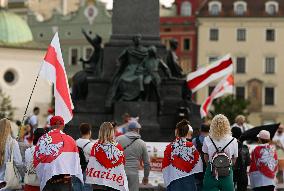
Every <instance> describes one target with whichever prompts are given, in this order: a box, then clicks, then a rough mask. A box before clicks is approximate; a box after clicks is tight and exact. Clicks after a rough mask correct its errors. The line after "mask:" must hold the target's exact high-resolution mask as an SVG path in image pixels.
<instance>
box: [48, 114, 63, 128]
mask: <svg viewBox="0 0 284 191" xmlns="http://www.w3.org/2000/svg"><path fill="white" fill-rule="evenodd" d="M54 125H64V119H63V118H62V117H61V116H53V117H52V118H51V119H50V126H54Z"/></svg>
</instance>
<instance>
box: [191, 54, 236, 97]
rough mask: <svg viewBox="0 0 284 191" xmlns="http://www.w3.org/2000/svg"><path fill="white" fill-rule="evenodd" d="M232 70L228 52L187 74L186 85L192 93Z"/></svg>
mask: <svg viewBox="0 0 284 191" xmlns="http://www.w3.org/2000/svg"><path fill="white" fill-rule="evenodd" d="M232 72H233V62H232V58H231V56H230V55H229V54H228V55H226V56H224V57H222V58H220V59H218V60H216V61H214V62H213V63H212V64H210V65H208V66H206V67H202V68H200V69H198V70H197V71H195V72H192V73H189V74H188V75H187V80H186V81H187V86H188V88H189V89H190V90H191V91H192V93H194V92H196V91H197V90H199V89H201V88H203V87H204V86H206V85H207V84H209V83H210V82H212V81H214V80H216V79H218V78H221V77H223V76H225V75H227V74H229V73H232Z"/></svg>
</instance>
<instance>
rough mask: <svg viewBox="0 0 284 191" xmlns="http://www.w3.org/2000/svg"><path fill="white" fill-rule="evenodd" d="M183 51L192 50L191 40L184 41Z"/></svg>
mask: <svg viewBox="0 0 284 191" xmlns="http://www.w3.org/2000/svg"><path fill="white" fill-rule="evenodd" d="M183 50H185V51H189V50H190V39H188V38H185V39H183Z"/></svg>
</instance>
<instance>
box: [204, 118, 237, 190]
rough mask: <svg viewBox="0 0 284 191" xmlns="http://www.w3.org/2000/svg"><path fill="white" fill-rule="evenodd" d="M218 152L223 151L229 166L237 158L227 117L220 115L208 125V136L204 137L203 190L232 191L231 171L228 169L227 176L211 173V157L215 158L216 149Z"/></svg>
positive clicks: (234, 141)
mask: <svg viewBox="0 0 284 191" xmlns="http://www.w3.org/2000/svg"><path fill="white" fill-rule="evenodd" d="M214 144H215V146H216V147H217V148H218V151H221V150H223V149H224V148H225V149H224V150H223V151H224V153H225V154H226V156H227V157H228V158H229V160H230V163H231V166H232V165H233V164H234V163H235V161H236V158H237V157H238V142H237V140H236V139H235V138H233V137H232V135H231V128H230V123H229V120H228V119H227V117H225V116H224V115H222V114H219V115H216V116H215V117H214V118H213V120H212V123H211V125H210V132H209V136H207V137H205V139H204V142H203V146H202V151H203V153H204V160H205V162H206V164H207V168H206V172H205V176H204V180H203V190H204V191H207V190H226V191H234V182H233V169H232V167H230V173H229V175H228V176H218V175H217V176H214V175H213V172H212V162H213V157H215V156H216V152H217V151H216V148H215V146H214Z"/></svg>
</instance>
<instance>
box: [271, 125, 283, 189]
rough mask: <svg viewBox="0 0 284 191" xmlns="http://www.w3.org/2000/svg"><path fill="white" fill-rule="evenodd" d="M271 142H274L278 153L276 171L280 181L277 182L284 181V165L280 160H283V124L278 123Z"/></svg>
mask: <svg viewBox="0 0 284 191" xmlns="http://www.w3.org/2000/svg"><path fill="white" fill-rule="evenodd" d="M272 143H274V144H275V146H276V151H277V155H278V160H279V167H278V168H279V169H278V173H277V177H278V180H279V181H280V182H279V183H283V182H284V166H283V164H282V162H281V161H283V160H284V125H280V126H279V127H278V130H277V132H276V133H275V135H274V137H273V140H272Z"/></svg>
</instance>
